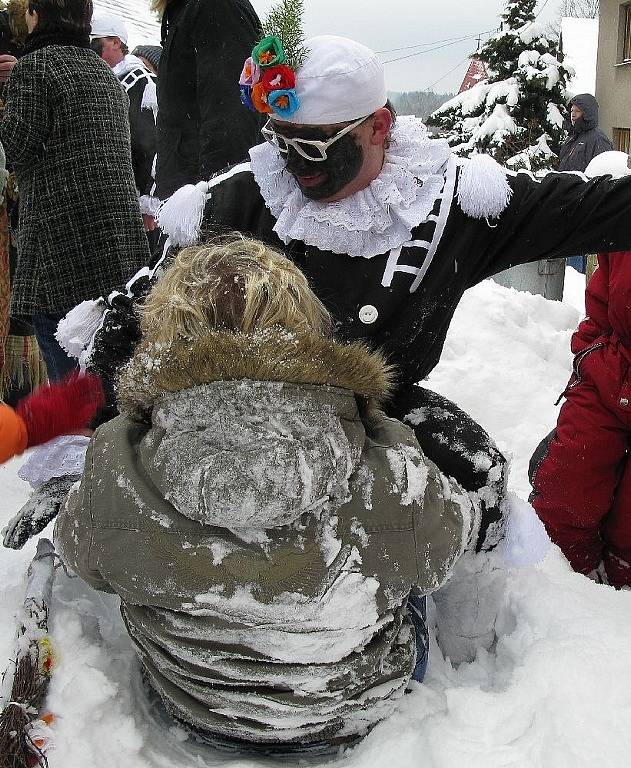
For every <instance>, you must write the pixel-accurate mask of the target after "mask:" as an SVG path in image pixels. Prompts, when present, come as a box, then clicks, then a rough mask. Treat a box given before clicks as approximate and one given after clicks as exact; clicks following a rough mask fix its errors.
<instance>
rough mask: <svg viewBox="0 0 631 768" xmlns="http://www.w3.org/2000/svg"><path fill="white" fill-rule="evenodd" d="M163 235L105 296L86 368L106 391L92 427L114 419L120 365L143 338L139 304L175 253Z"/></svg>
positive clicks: (116, 411)
mask: <svg viewBox="0 0 631 768" xmlns="http://www.w3.org/2000/svg"><path fill="white" fill-rule="evenodd" d="M175 251H176V249H174V248H170V247H168V242H167V238H166V237H162V238H161V240H160V242H159V244H158V247H157V248H156V250H155V253H154V255H153V257H152V259H151V261H150V263H149V264H148V265H147V266H146V267H143V268H142V269H140V270H139V271H138V272H137V273H136V274H135V275H134V276H133V277H132V279H131V280H130V281H129V282H128V283H127V285H125V286H122V287H121V288H120V289H117V290H113V291H112V292H111V293H110V295H109V296H108V297H106V298H105V303H106V311H105V314H104V316H103V322H102V324H101V327H100V328H99V330H98V331H97V332H96V335H95V336H94V340H93V344H92V351H91V353H90V356H89V359H88V365H87V369H88V370H89V371H91V372H92V373H96V374H98V376H100V378H101V382H102V384H103V389H104V391H105V406H104V407H103V408H102V409H101V411H99V413H98V414H97V416H96V418H95V420H94V422H93V423H92V427H93V428H96V427H97V426H99V425H100V424H104V423H105V422H106V421H109V420H110V419H113V418H114V417H115V416H116V415H117V414H118V409H117V408H116V381H117V378H118V371H119V369H120V368H121V366H123V365H125V363H126V362H127V361H128V360H129V358H130V357H131V356H132V354H133V352H134V349H135V348H136V345H137V344H138V342H139V341H140V322H139V318H138V315H137V313H136V307H137V305H138V304H139V303H142V302H143V301H144V299H145V297H146V296H147V294H148V293H149V291H150V290H151V286H152V285H153V283H154V282H155V280H157V279H158V277H159V275H160V274H161V272H162V269H163V268H164V265H165V264H166V263H168V262H169V261H170V260H171V259H172V258H173V255H174V253H175Z"/></svg>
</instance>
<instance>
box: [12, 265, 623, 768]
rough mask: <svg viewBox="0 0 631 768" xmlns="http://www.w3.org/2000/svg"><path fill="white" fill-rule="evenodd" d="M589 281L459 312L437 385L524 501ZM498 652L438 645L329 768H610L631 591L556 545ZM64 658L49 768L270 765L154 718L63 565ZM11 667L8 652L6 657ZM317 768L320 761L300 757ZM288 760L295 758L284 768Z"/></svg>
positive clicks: (526, 580)
mask: <svg viewBox="0 0 631 768" xmlns="http://www.w3.org/2000/svg"><path fill="white" fill-rule="evenodd" d="M583 286H584V282H583V278H582V277H581V276H579V275H578V274H577V273H576V272H574V270H571V269H568V271H567V279H566V297H565V302H564V303H555V302H549V301H547V300H545V299H543V298H542V297H539V296H532V295H530V294H525V293H517V292H516V291H513V290H510V289H506V288H503V287H501V286H499V285H497V284H495V283H493V282H491V281H487V282H485V283H483V284H481V285H479V286H477V287H476V288H474V289H472V290H471V291H469V292H468V293H467V294H466V295H465V297H464V299H463V301H462V303H461V305H460V308H459V310H458V312H457V314H456V316H455V318H454V321H453V323H452V327H451V331H450V334H449V338H448V341H447V344H446V347H445V352H444V355H443V359H442V362H441V364H440V366H439V367H438V368H437V369H436V370H435V371H434V373H433V374H432V377H431V380H430V384H431V386H432V387H434V388H435V389H437V390H439V391H440V392H442V393H444V394H445V395H447V396H448V397H450V398H452V399H454V400H455V401H456V402H457V403H458V404H459V405H460V406H461V407H463V408H464V409H465V410H467V411H469V412H470V413H471V414H472V415H473V417H474V418H476V419H478V420H479V421H480V422H481V423H482V424H483V425H484V426H485V427H486V428H487V429H488V430H489V432H490V433H491V434H492V435H493V436H494V437H495V439H496V440H497V441H498V443H499V445H500V446H501V448H502V449H503V450H505V451H506V452H507V453H509V454H510V455H511V456H512V473H511V487H512V490H513V491H515V492H516V493H518V494H519V495H520V496H522V498H525V497H526V496H527V494H528V491H529V487H528V482H527V476H526V470H527V463H528V457H529V455H530V453H531V451H532V449H533V448H534V447H535V445H536V444H537V442H538V440H539V439H540V438H541V437H543V435H545V434H546V433H547V432H548V431H549V430H550V429H551V428H552V427H553V425H554V422H555V417H556V413H557V409H556V408H555V406H554V401H555V400H556V398H557V395H558V393H559V392H560V391H561V390H562V389H563V386H564V384H565V382H566V380H567V378H568V375H569V370H570V353H569V338H570V334H571V332H572V330H573V329H574V327H575V326H576V324H577V322H578V320H579V315H580V313H581V312H582V299H583V296H582V294H583ZM19 464H20V462H19V461H18V460H16V461H13V462H12V463H10V464H8V465H5V466H4V467H1V468H0V484H1V485H0V487H1V488H2V493H3V497H4V499H5V503H4V505H3V509H2V513H0V525H3V524H4V522H5V521H6V520H7V519H8V518H9V517H10V516H11V515H12V514H14V512H15V511H16V509H17V508H18V507H19V505H20V504H21V503H22V502H23V501H24V500H25V499H26V497H27V489H26V487H25V486H24V484H23V483H22V482H21V481H20V480H19V479H18V478H17V475H16V472H17V469H18V467H19ZM33 550H34V548H33V547H32V546H31V547H29V548H28V549H26V550H25V551H23V552H13V551H8V550H2V551H1V552H0V579H1V580H2V583H3V585H4V589H3V590H2V594H1V595H0V616H2V621H1V622H0V660H5V659H8V658H9V655H10V653H11V649H12V644H13V632H14V626H13V622H12V617H13V615H14V613H15V612H16V611H17V609H18V606H19V604H20V602H21V600H22V592H23V589H24V586H25V571H26V567H27V564H28V561H29V559H30V558H31V556H32V554H33ZM508 586H509V589H508V594H507V600H506V604H505V606H504V608H503V611H502V616H501V618H502V634H501V636H500V638H499V642H498V644H497V648H496V650H495V652H494V653H493V654H491V655H488V654H483V655H479V656H478V658H477V659H476V661H475V662H474V663H472V664H465V665H462V666H461V667H460V668H458V669H457V670H456V669H454V668H453V667H452V666H451V664H450V663H449V662H446V661H444V660H443V659H442V657H441V654H440V651H439V650H438V648H437V647H436V646H435V645H434V646H433V647H432V653H431V657H430V664H429V670H428V674H427V678H426V683H425V684H424V685H422V686H417V687H416V689H415V690H414V691H413V692H412V693H411V694H410V695H408V696H405V697H404V698H403V700H402V702H401V704H400V706H399V708H398V711H397V713H396V714H395V715H394V716H393V717H392V718H390V719H389V720H388V721H387V722H385V723H382V724H381V725H379V726H378V727H377V728H376V729H375V730H374V731H373V732H372V733H371V734H370V735H369V736H368V737H367V738H366V739H365V740H364V741H363V742H362V743H361V744H360V745H359V746H358V747H356V748H355V749H353V750H349V751H348V752H346V753H345V754H342V755H340V756H339V757H338V758H337V759H336V760H332V761H329V765H331V766H333V767H334V768H382V767H383V768H392V767H393V766H394V767H395V768H419V766H423V768H456V767H457V768H461V766H466V768H478V767H479V768H566V766H567V768H570V767H571V768H583V766H584V767H585V768H587V767H588V766H589V767H590V768H591V766H593V765H596V764H597V765H601V766H606V767H607V768H618V767H620V768H622V766H625V768H626V766H628V763H629V755H631V729H630V728H629V721H630V717H631V693H630V692H629V691H630V687H631V686H630V683H631V656H630V655H629V653H628V644H629V638H630V637H631V610H630V609H631V593H629V592H614V591H613V590H611V589H609V588H608V587H603V586H599V585H596V584H594V583H592V582H591V581H588V580H587V579H585V578H583V577H582V576H578V575H577V574H574V573H572V572H571V571H570V570H569V568H568V566H567V564H566V563H565V561H564V559H563V558H562V557H561V555H560V553H559V552H558V550H556V549H555V548H552V549H551V550H550V551H549V553H548V556H547V558H546V560H545V561H544V562H543V564H542V565H541V566H539V567H536V568H534V567H530V568H524V569H520V570H514V571H512V572H511V573H510V575H509V580H508ZM52 627H53V637H54V640H55V644H56V648H57V651H58V656H59V666H58V669H57V671H56V672H55V674H54V677H53V682H52V685H51V691H50V697H49V700H48V707H49V709H50V710H51V711H52V712H54V713H55V714H56V716H57V719H56V721H55V726H54V728H55V743H56V748H55V750H54V751H52V752H51V753H50V754H49V761H50V768H61V767H62V766H63V768H119V766H124V768H191V766H198V768H201V767H203V766H205V767H207V768H211V767H213V768H214V766H226V768H256V767H259V766H261V767H262V766H271V765H272V764H273V763H272V762H270V761H264V760H257V759H252V758H245V757H235V756H225V755H221V754H218V753H216V752H213V751H212V750H209V749H205V748H201V747H197V746H195V745H192V744H191V743H190V741H186V740H183V739H184V738H185V737H184V735H183V734H182V733H181V732H180V731H178V730H176V729H169V724H168V723H165V722H163V721H162V720H161V718H160V716H159V715H156V713H154V712H150V711H149V709H148V707H147V705H146V704H145V703H144V700H143V698H142V695H141V693H140V692H139V691H138V677H137V671H136V667H135V664H134V658H133V653H132V651H131V650H130V645H129V642H128V640H127V636H126V634H125V632H124V630H123V628H122V624H121V622H120V619H119V618H118V613H117V608H116V601H115V600H114V599H113V598H111V597H109V596H107V595H101V594H97V593H95V592H92V591H91V590H90V589H89V588H87V587H85V586H84V585H82V583H81V582H80V581H79V580H77V579H73V580H71V579H69V578H68V577H67V576H66V575H64V573H63V572H62V571H61V570H58V572H57V582H56V588H55V594H54V604H53V609H52ZM2 664H3V662H2V661H0V666H2ZM305 764H306V765H313V766H319V765H320V764H321V761H302V762H301V763H300V765H305ZM284 765H286V766H288V767H289V768H293V766H294V765H298V763H293V762H290V761H288V762H285V763H284Z"/></svg>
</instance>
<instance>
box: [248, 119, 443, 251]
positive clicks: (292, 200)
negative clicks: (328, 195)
mask: <svg viewBox="0 0 631 768" xmlns="http://www.w3.org/2000/svg"><path fill="white" fill-rule="evenodd" d="M450 155H451V150H450V148H449V144H448V143H447V142H446V141H445V140H443V139H430V138H429V136H428V133H427V128H426V127H425V125H424V124H423V123H422V122H421V120H419V119H418V118H416V117H398V118H397V120H396V123H395V127H394V130H393V133H392V142H391V144H390V147H389V148H388V149H387V150H386V157H385V161H384V164H383V168H382V170H381V173H380V174H379V176H378V177H377V178H376V179H375V180H374V181H373V182H371V184H370V185H369V186H368V187H366V189H363V190H361V191H360V192H356V193H355V194H354V195H352V196H351V197H347V198H346V199H344V200H340V201H338V202H335V203H321V202H318V201H315V200H309V198H307V197H305V196H304V195H303V194H302V192H301V191H300V188H299V187H298V185H297V183H296V181H295V179H294V177H293V176H292V175H291V174H290V173H288V172H287V171H286V170H285V161H284V160H283V159H282V158H281V157H280V155H279V154H278V152H277V150H276V149H274V147H273V146H271V145H270V144H267V143H264V144H259V145H258V146H256V147H253V148H252V149H251V150H250V158H251V161H252V163H251V167H252V173H253V174H254V178H255V179H256V183H257V184H258V186H259V188H260V190H261V195H262V196H263V199H264V200H265V204H266V205H267V207H268V208H269V209H270V211H271V212H272V215H273V216H274V217H275V218H276V220H277V221H276V225H275V226H274V231H275V232H276V234H277V235H278V236H279V237H280V239H281V240H282V241H283V242H284V243H289V242H290V241H291V240H299V241H301V242H304V243H306V244H307V245H310V246H315V247H316V248H319V249H320V250H323V251H332V252H333V253H340V254H348V255H349V256H355V257H362V258H365V259H371V258H373V256H377V255H379V254H382V253H386V252H387V251H389V250H391V249H393V248H399V247H400V246H401V245H403V244H404V243H406V242H409V241H410V240H411V239H412V230H413V229H414V228H415V227H417V226H418V225H419V224H421V223H422V222H423V221H425V220H426V219H427V217H428V216H429V214H430V213H431V211H432V208H433V207H434V204H435V202H436V199H437V198H438V197H440V193H441V190H442V188H443V185H444V181H445V177H444V172H445V168H446V165H447V161H448V160H449V157H450Z"/></svg>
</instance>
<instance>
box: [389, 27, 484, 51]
mask: <svg viewBox="0 0 631 768" xmlns="http://www.w3.org/2000/svg"><path fill="white" fill-rule="evenodd" d="M494 31H495V30H490V31H488V32H476V33H475V34H474V35H471V37H472V38H473V37H478V36H479V35H488V34H490V33H491V32H494ZM460 40H462V37H446V38H445V39H444V40H433V41H432V42H431V43H416V44H415V45H404V46H403V47H402V48H387V49H386V50H385V51H375V53H398V52H399V51H411V50H412V48H424V47H425V46H427V45H438V44H439V43H449V42H450V41H460Z"/></svg>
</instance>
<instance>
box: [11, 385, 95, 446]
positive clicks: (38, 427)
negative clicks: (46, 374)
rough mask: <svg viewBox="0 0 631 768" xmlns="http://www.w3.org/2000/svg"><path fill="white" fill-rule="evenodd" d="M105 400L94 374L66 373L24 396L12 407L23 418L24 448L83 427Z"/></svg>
mask: <svg viewBox="0 0 631 768" xmlns="http://www.w3.org/2000/svg"><path fill="white" fill-rule="evenodd" d="M104 402H105V397H104V395H103V387H102V386H101V380H100V379H99V377H98V376H94V375H92V374H90V373H88V374H86V375H85V376H77V374H76V373H72V374H70V376H68V377H67V378H65V379H64V380H63V381H59V382H53V383H52V384H48V385H45V386H43V387H40V388H39V389H37V390H35V392H33V394H31V395H29V396H28V397H25V398H24V399H23V400H20V402H19V403H18V405H17V408H16V409H15V410H16V411H17V412H18V414H19V415H20V416H21V417H22V419H24V422H25V424H26V429H27V431H28V447H29V448H30V447H31V446H33V445H40V443H46V442H48V441H49V440H52V439H53V437H59V435H68V434H71V433H73V432H76V431H77V430H80V429H82V428H83V427H86V426H87V425H88V424H89V423H90V422H91V421H92V419H93V418H94V416H95V414H96V412H97V411H98V409H99V408H101V407H102V405H103V403H104Z"/></svg>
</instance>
